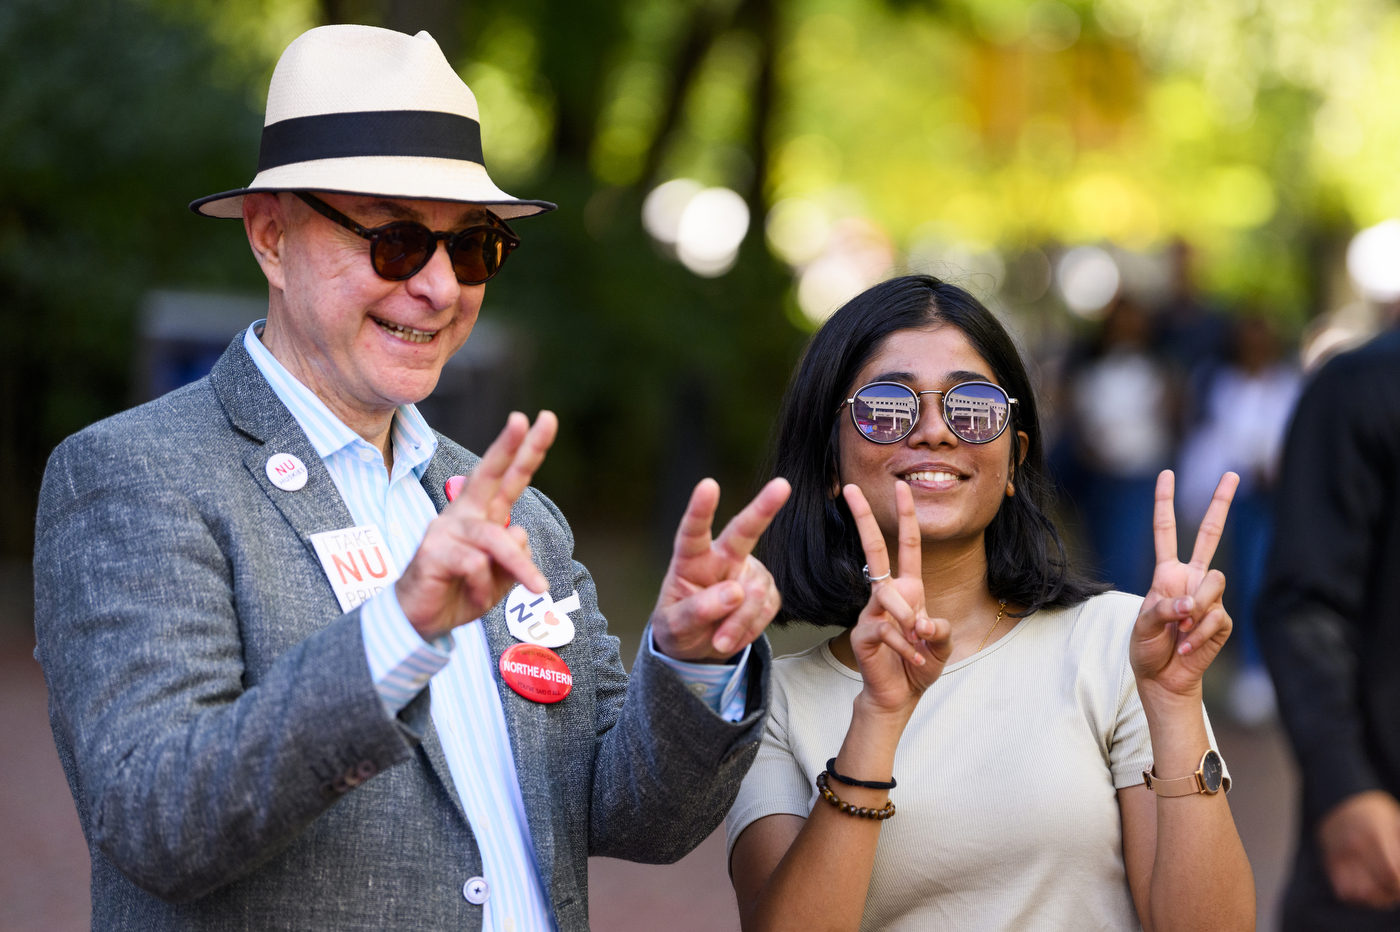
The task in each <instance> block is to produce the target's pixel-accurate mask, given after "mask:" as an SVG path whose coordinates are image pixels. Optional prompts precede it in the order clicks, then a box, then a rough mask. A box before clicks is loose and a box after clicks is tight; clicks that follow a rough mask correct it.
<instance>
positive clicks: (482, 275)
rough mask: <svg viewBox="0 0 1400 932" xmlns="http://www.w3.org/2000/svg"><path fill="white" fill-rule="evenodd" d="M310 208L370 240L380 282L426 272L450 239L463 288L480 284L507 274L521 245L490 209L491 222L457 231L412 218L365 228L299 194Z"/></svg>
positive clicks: (449, 248) (450, 253)
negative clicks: (509, 258)
mask: <svg viewBox="0 0 1400 932" xmlns="http://www.w3.org/2000/svg"><path fill="white" fill-rule="evenodd" d="M295 194H296V196H297V197H299V198H301V199H302V200H303V201H304V202H306V205H307V206H308V207H310V208H311V209H312V210H314V211H316V212H317V213H318V214H320V215H321V216H323V217H325V218H326V219H327V220H330V221H333V222H335V223H338V224H340V225H341V226H343V227H345V229H347V230H349V231H351V232H352V233H355V234H357V235H359V236H362V237H364V238H365V239H367V240H369V261H370V264H371V265H373V266H374V271H375V272H376V273H378V275H379V277H380V278H385V279H388V280H389V281H391V282H401V281H403V280H405V279H408V278H412V277H413V276H415V275H417V274H418V273H419V272H421V271H423V266H425V265H427V264H428V260H430V259H432V257H433V253H434V252H436V251H437V244H438V241H439V240H446V241H447V255H448V257H449V258H450V259H451V260H452V271H453V272H454V273H455V274H456V276H457V281H459V282H460V283H462V284H463V285H480V284H482V283H483V282H486V281H489V280H490V279H491V278H493V277H494V276H495V274H496V273H497V272H499V271H500V270H501V266H502V265H504V264H505V261H506V256H509V255H510V254H511V250H513V249H515V248H516V247H517V246H519V245H520V237H518V236H516V235H515V231H514V230H512V229H511V228H510V227H508V226H506V222H505V221H504V220H502V219H501V218H500V217H497V216H496V215H495V214H493V213H491V212H490V211H487V212H486V216H487V218H488V219H489V220H490V223H488V224H483V225H479V226H472V227H467V228H466V229H465V230H458V231H457V232H455V233H444V232H438V231H435V230H430V229H428V228H427V227H425V226H423V224H421V223H416V222H414V221H412V220H399V221H396V222H394V223H386V224H384V225H383V226H381V227H364V226H361V225H360V224H358V223H356V222H355V221H353V220H351V219H350V218H349V217H347V216H345V215H344V214H342V213H341V212H340V211H338V210H336V209H335V208H334V207H332V206H331V205H329V204H327V203H326V202H325V201H323V200H321V199H320V198H319V197H317V196H316V195H314V194H308V193H307V192H305V191H297V192H295Z"/></svg>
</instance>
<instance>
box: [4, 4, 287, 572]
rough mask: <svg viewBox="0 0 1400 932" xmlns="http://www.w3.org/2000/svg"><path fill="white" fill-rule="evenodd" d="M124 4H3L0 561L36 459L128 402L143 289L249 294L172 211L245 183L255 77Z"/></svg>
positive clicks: (254, 125)
mask: <svg viewBox="0 0 1400 932" xmlns="http://www.w3.org/2000/svg"><path fill="white" fill-rule="evenodd" d="M241 67H242V66H241V64H240V62H239V60H238V59H237V58H236V57H229V56H227V55H226V54H225V53H224V52H223V50H222V49H220V48H219V47H218V46H216V45H215V44H214V43H212V42H211V41H210V40H209V39H208V38H207V33H206V31H205V28H204V27H203V25H198V26H196V25H191V24H189V23H180V22H176V21H174V20H173V19H171V18H170V17H169V16H167V15H164V14H162V13H160V12H159V11H158V10H156V9H154V8H152V7H151V6H149V5H147V4H145V3H141V2H136V0H106V2H91V0H9V2H7V3H5V4H3V5H0V139H3V140H5V144H4V145H3V146H0V488H3V495H0V535H3V536H0V551H3V552H4V553H9V554H24V553H27V551H28V549H29V547H30V546H31V544H32V540H33V508H34V501H35V495H36V493H37V489H38V479H39V476H40V475H41V473H42V470H43V466H44V462H45V460H46V458H47V456H48V451H49V450H50V449H52V447H53V446H54V444H56V443H57V442H58V441H59V440H61V439H62V438H63V437H64V436H66V435H67V434H69V433H72V432H73V431H75V430H78V429H79V428H81V427H83V426H84V425H86V424H88V423H90V422H92V421H94V420H96V419H97V418H100V417H103V416H105V415H108V414H111V413H113V412H115V411H118V410H120V409H121V408H123V407H125V404H126V401H127V397H128V389H127V386H128V382H129V376H130V368H131V364H132V363H131V360H132V349H133V346H134V330H135V327H134V323H135V317H136V310H137V304H138V301H139V299H140V297H141V295H142V293H143V292H145V291H146V290H147V289H148V288H150V287H151V286H152V285H153V284H156V283H172V284H181V283H185V284H197V285H200V286H226V287H239V288H242V289H245V290H246V289H247V288H249V287H256V286H257V280H258V279H259V278H260V275H259V273H258V270H257V268H256V267H255V266H252V265H251V264H250V263H249V261H248V258H247V255H248V253H247V246H246V245H245V244H243V243H241V242H239V241H238V240H236V239H234V238H233V237H230V236H228V235H226V231H221V230H219V229H216V228H215V227H214V226H213V225H211V224H210V223H209V222H208V221H205V220H200V219H199V218H196V217H195V216H193V215H192V214H191V213H189V211H187V210H185V207H184V205H185V204H186V203H188V202H189V201H190V200H192V199H194V198H195V197H198V196H200V195H201V194H205V193H211V192H214V191H219V190H224V189H227V188H231V187H236V186H237V185H239V184H242V183H244V182H245V181H246V178H247V174H248V167H249V160H250V156H251V154H252V153H254V152H256V148H257V139H258V129H259V126H260V124H261V120H260V118H259V116H258V115H257V113H255V112H254V111H253V110H251V109H250V108H249V107H248V106H247V93H246V90H245V89H246V87H247V86H248V84H249V82H250V81H252V80H256V77H257V76H256V74H254V73H251V72H248V71H244V70H241Z"/></svg>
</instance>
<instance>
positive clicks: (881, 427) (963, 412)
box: [838, 382, 1016, 443]
mask: <svg viewBox="0 0 1400 932" xmlns="http://www.w3.org/2000/svg"><path fill="white" fill-rule="evenodd" d="M921 395H942V396H943V422H944V423H945V424H947V425H948V429H949V430H951V431H952V432H953V433H954V434H956V435H957V436H958V437H959V438H960V439H962V440H965V441H967V442H968V443H991V442H992V441H993V440H995V439H997V438H998V437H1000V436H1001V432H1002V431H1004V430H1006V425H1007V424H1009V423H1011V406H1012V405H1014V404H1016V399H1015V398H1009V397H1007V394H1006V392H1005V391H1004V390H1003V389H1002V388H1001V386H999V385H993V384H992V383H991V382H959V383H958V384H957V385H954V386H953V387H952V388H950V389H948V390H947V391H946V392H944V391H926V392H916V391H914V390H913V389H912V388H910V387H909V386H908V385H905V384H903V383H902V382H871V383H870V384H869V385H862V386H861V387H860V388H858V389H856V393H855V394H854V395H853V396H851V397H850V398H847V399H846V400H845V401H843V402H841V407H842V408H844V407H846V406H847V405H850V406H851V420H852V421H854V422H855V425H856V430H858V431H860V435H861V436H862V437H864V438H865V439H866V440H869V441H871V442H873V443H898V442H899V441H901V440H903V439H904V438H905V437H908V436H909V434H910V432H912V431H913V430H914V425H915V424H917V423H919V396H921ZM838 410H840V409H838Z"/></svg>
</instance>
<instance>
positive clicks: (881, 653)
mask: <svg viewBox="0 0 1400 932" xmlns="http://www.w3.org/2000/svg"><path fill="white" fill-rule="evenodd" d="M842 494H843V495H844V496H845V498H846V504H847V505H849V506H850V509H851V516H852V517H853V518H855V521H856V528H857V529H858V530H859V531H860V542H861V546H862V547H863V548H864V549H865V561H866V565H867V567H868V572H869V575H870V578H871V579H872V580H878V581H876V582H873V583H872V585H871V588H870V601H869V602H868V603H867V604H866V606H865V609H864V610H863V611H862V612H861V613H860V619H859V620H858V621H857V622H856V626H855V628H854V629H853V630H852V631H851V650H852V651H853V652H854V653H855V655H856V663H857V664H858V665H859V666H860V673H861V676H862V678H864V680H865V693H866V697H867V699H868V700H869V701H870V702H871V703H872V705H873V706H874V707H875V708H876V709H879V710H881V711H887V712H903V713H905V714H908V713H912V712H913V709H914V706H915V705H916V704H917V703H918V701H919V697H920V696H922V695H923V693H924V690H926V689H928V688H929V687H930V686H932V685H933V681H934V680H936V679H938V676H939V674H940V673H942V672H943V665H944V664H945V663H947V662H948V657H949V655H951V654H952V652H953V628H952V625H950V624H949V623H948V622H947V621H946V620H945V619H942V618H930V617H929V616H928V614H927V613H926V612H925V611H924V577H923V557H922V547H921V541H922V534H920V532H919V517H918V515H917V513H916V512H915V511H914V493H913V492H912V491H910V489H909V485H908V483H905V482H896V483H895V504H896V507H897V508H898V509H899V575H898V576H895V575H893V574H891V572H890V555H889V550H888V548H887V547H886V546H885V536H884V534H882V533H881V532H880V525H879V524H878V523H877V522H876V521H875V515H874V513H873V512H872V511H871V510H870V505H869V503H868V502H866V500H865V496H864V495H863V494H862V493H861V491H860V487H859V486H856V485H848V486H846V487H845V488H844V489H843V490H842ZM881 576H889V578H887V579H883V580H879V577H881Z"/></svg>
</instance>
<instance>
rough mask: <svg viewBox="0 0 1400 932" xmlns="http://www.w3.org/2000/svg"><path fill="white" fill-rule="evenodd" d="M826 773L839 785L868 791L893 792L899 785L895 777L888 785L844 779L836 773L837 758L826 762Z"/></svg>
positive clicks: (877, 781) (873, 781) (875, 781)
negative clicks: (862, 788) (859, 787)
mask: <svg viewBox="0 0 1400 932" xmlns="http://www.w3.org/2000/svg"><path fill="white" fill-rule="evenodd" d="M826 772H827V773H828V774H830V775H831V779H833V780H835V781H836V782H838V783H844V784H846V785H847V786H863V787H865V788H866V789H867V790H892V789H894V788H895V787H896V786H898V785H899V783H898V781H896V780H895V778H894V777H890V782H888V783H885V782H884V781H882V780H852V779H851V778H850V777H843V776H841V775H840V774H839V773H837V772H836V758H834V757H833V758H832V759H831V760H829V761H827V762H826Z"/></svg>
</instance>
